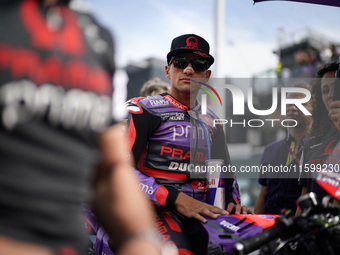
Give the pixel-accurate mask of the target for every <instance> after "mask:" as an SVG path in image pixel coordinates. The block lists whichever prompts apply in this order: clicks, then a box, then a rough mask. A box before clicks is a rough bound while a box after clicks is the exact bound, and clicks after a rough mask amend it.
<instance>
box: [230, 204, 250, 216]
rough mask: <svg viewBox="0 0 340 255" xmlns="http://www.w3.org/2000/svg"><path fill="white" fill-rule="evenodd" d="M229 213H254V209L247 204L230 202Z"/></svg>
mask: <svg viewBox="0 0 340 255" xmlns="http://www.w3.org/2000/svg"><path fill="white" fill-rule="evenodd" d="M227 212H228V214H254V212H253V210H251V209H248V208H247V207H246V206H241V205H235V204H233V203H229V204H228V207H227Z"/></svg>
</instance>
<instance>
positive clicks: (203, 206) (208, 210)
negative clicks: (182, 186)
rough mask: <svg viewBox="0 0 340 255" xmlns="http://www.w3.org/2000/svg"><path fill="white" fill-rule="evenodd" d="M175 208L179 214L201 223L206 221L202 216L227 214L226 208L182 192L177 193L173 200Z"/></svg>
mask: <svg viewBox="0 0 340 255" xmlns="http://www.w3.org/2000/svg"><path fill="white" fill-rule="evenodd" d="M175 208H176V210H177V212H179V213H180V214H182V215H184V216H186V217H188V218H194V219H197V220H199V221H201V222H203V223H206V222H207V220H206V219H205V218H204V217H203V216H208V217H210V218H217V216H218V214H228V212H227V211H226V210H223V209H221V208H219V207H216V206H212V205H209V204H207V203H204V202H201V201H198V200H196V199H193V198H192V197H189V196H188V195H185V194H184V193H183V192H180V193H179V195H178V197H177V199H176V201H175Z"/></svg>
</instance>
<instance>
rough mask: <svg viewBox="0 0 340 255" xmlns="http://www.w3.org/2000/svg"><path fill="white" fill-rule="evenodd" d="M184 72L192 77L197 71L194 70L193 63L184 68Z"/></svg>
mask: <svg viewBox="0 0 340 255" xmlns="http://www.w3.org/2000/svg"><path fill="white" fill-rule="evenodd" d="M183 72H184V73H185V74H186V75H192V74H193V73H194V72H195V70H194V68H192V65H191V63H189V64H188V66H187V67H186V68H184V70H183Z"/></svg>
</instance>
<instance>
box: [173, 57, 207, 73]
mask: <svg viewBox="0 0 340 255" xmlns="http://www.w3.org/2000/svg"><path fill="white" fill-rule="evenodd" d="M171 63H173V64H174V67H176V68H179V69H185V68H186V67H187V66H188V65H189V63H190V64H191V66H192V68H193V69H194V70H195V71H196V72H204V71H206V70H208V68H209V62H208V61H207V60H202V59H187V58H185V57H176V58H175V57H173V58H172V59H171V61H170V63H169V65H171Z"/></svg>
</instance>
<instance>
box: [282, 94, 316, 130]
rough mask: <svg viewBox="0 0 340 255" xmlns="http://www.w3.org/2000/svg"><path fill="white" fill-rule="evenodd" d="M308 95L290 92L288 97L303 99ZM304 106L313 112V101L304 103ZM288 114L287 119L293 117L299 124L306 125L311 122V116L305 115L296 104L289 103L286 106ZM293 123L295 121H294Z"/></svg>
mask: <svg viewBox="0 0 340 255" xmlns="http://www.w3.org/2000/svg"><path fill="white" fill-rule="evenodd" d="M305 96H306V95H305V94H303V93H288V94H287V98H290V99H301V98H304V97H305ZM304 107H305V108H306V109H307V110H308V111H309V112H311V111H312V103H311V101H309V102H307V103H305V104H304ZM286 116H287V119H293V120H296V121H297V123H298V126H301V127H306V126H308V125H309V124H310V122H311V116H309V115H304V114H303V113H302V112H301V111H300V109H299V108H297V107H296V105H295V104H287V107H286ZM292 124H293V123H292Z"/></svg>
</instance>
